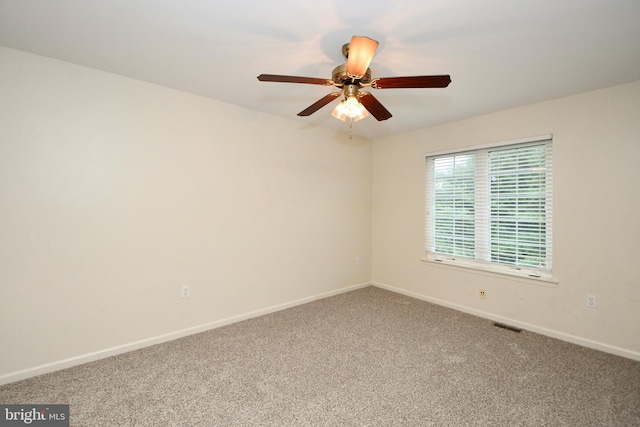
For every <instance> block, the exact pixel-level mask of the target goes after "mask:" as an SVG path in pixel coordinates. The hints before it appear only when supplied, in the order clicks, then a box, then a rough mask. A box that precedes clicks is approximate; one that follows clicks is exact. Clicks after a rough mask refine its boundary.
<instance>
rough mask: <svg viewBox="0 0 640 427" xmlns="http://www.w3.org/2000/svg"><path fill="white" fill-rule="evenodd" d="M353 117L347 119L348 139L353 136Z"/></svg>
mask: <svg viewBox="0 0 640 427" xmlns="http://www.w3.org/2000/svg"><path fill="white" fill-rule="evenodd" d="M352 129H353V117H352V118H351V119H349V139H351V138H353V132H352Z"/></svg>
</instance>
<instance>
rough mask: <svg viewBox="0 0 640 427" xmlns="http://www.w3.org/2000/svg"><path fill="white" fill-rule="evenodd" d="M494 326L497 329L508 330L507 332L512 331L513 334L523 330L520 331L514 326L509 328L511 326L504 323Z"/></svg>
mask: <svg viewBox="0 0 640 427" xmlns="http://www.w3.org/2000/svg"><path fill="white" fill-rule="evenodd" d="M493 326H495V327H497V328H502V329H506V330H507V331H512V332H522V329H518V328H516V327H514V326H509V325H505V324H504V323H497V322H496V323H494V324H493Z"/></svg>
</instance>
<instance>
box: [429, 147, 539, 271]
mask: <svg viewBox="0 0 640 427" xmlns="http://www.w3.org/2000/svg"><path fill="white" fill-rule="evenodd" d="M551 148H552V140H551V136H550V135H549V136H545V137H540V138H535V139H529V140H522V141H516V142H512V143H508V144H500V145H494V146H490V147H487V146H485V147H480V148H476V149H469V150H465V151H458V152H447V153H434V154H430V155H428V156H427V173H426V177H427V178H426V215H425V217H426V252H427V259H428V260H432V261H438V262H444V263H451V264H456V265H460V266H465V267H474V268H481V269H485V270H490V271H498V272H508V273H511V274H518V275H524V276H531V277H540V278H546V279H550V278H551V267H552V266H551V237H552V236H551V230H552V227H551V213H552V197H551V196H552V175H551V172H552V161H551Z"/></svg>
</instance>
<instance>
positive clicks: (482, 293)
mask: <svg viewBox="0 0 640 427" xmlns="http://www.w3.org/2000/svg"><path fill="white" fill-rule="evenodd" d="M480 298H482V299H487V291H485V290H484V289H480Z"/></svg>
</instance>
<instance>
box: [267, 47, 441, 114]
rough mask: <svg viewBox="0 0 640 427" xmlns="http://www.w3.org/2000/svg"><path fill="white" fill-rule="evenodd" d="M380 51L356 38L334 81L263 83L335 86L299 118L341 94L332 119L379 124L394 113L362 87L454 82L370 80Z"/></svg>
mask: <svg viewBox="0 0 640 427" xmlns="http://www.w3.org/2000/svg"><path fill="white" fill-rule="evenodd" d="M377 48H378V42H377V41H375V40H373V39H370V38H369V37H363V36H353V37H352V38H351V43H347V44H345V45H344V46H342V54H343V56H344V57H345V59H346V60H347V63H346V64H342V65H339V66H337V67H336V68H335V69H334V70H333V72H332V77H331V80H326V79H322V78H316V77H298V76H282V75H277V74H260V75H259V76H258V80H260V81H261V82H281V83H304V84H312V85H322V86H335V87H336V88H338V89H340V90H339V91H337V92H332V93H330V94H328V95H326V96H324V97H323V98H321V99H320V100H318V101H316V102H315V103H313V104H311V105H310V106H309V107H307V108H306V109H304V110H302V111H301V112H299V113H298V116H310V115H311V114H313V113H315V112H316V111H318V110H319V109H320V108H322V107H324V106H325V105H327V104H329V103H330V102H331V101H333V100H334V99H337V98H338V97H339V96H340V95H344V99H343V101H342V102H340V104H338V106H337V107H336V108H335V110H334V111H333V113H331V115H332V116H334V117H336V118H338V119H340V120H343V121H346V119H347V118H349V119H350V120H351V121H352V122H353V121H358V120H360V119H362V118H364V117H366V116H368V115H369V113H370V114H371V115H373V117H375V118H376V119H377V120H378V121H382V120H387V119H389V118H390V117H391V113H390V112H389V111H388V110H387V109H386V108H385V107H384V106H383V105H382V104H381V103H380V101H378V100H377V99H376V98H375V97H374V96H373V95H372V94H371V93H370V92H367V91H361V89H363V88H373V89H401V88H444V87H447V86H449V83H451V77H450V76H449V75H437V76H411V77H381V78H375V79H372V78H371V69H370V68H369V64H370V63H371V60H372V59H373V55H374V54H375V52H376V49H377Z"/></svg>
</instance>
